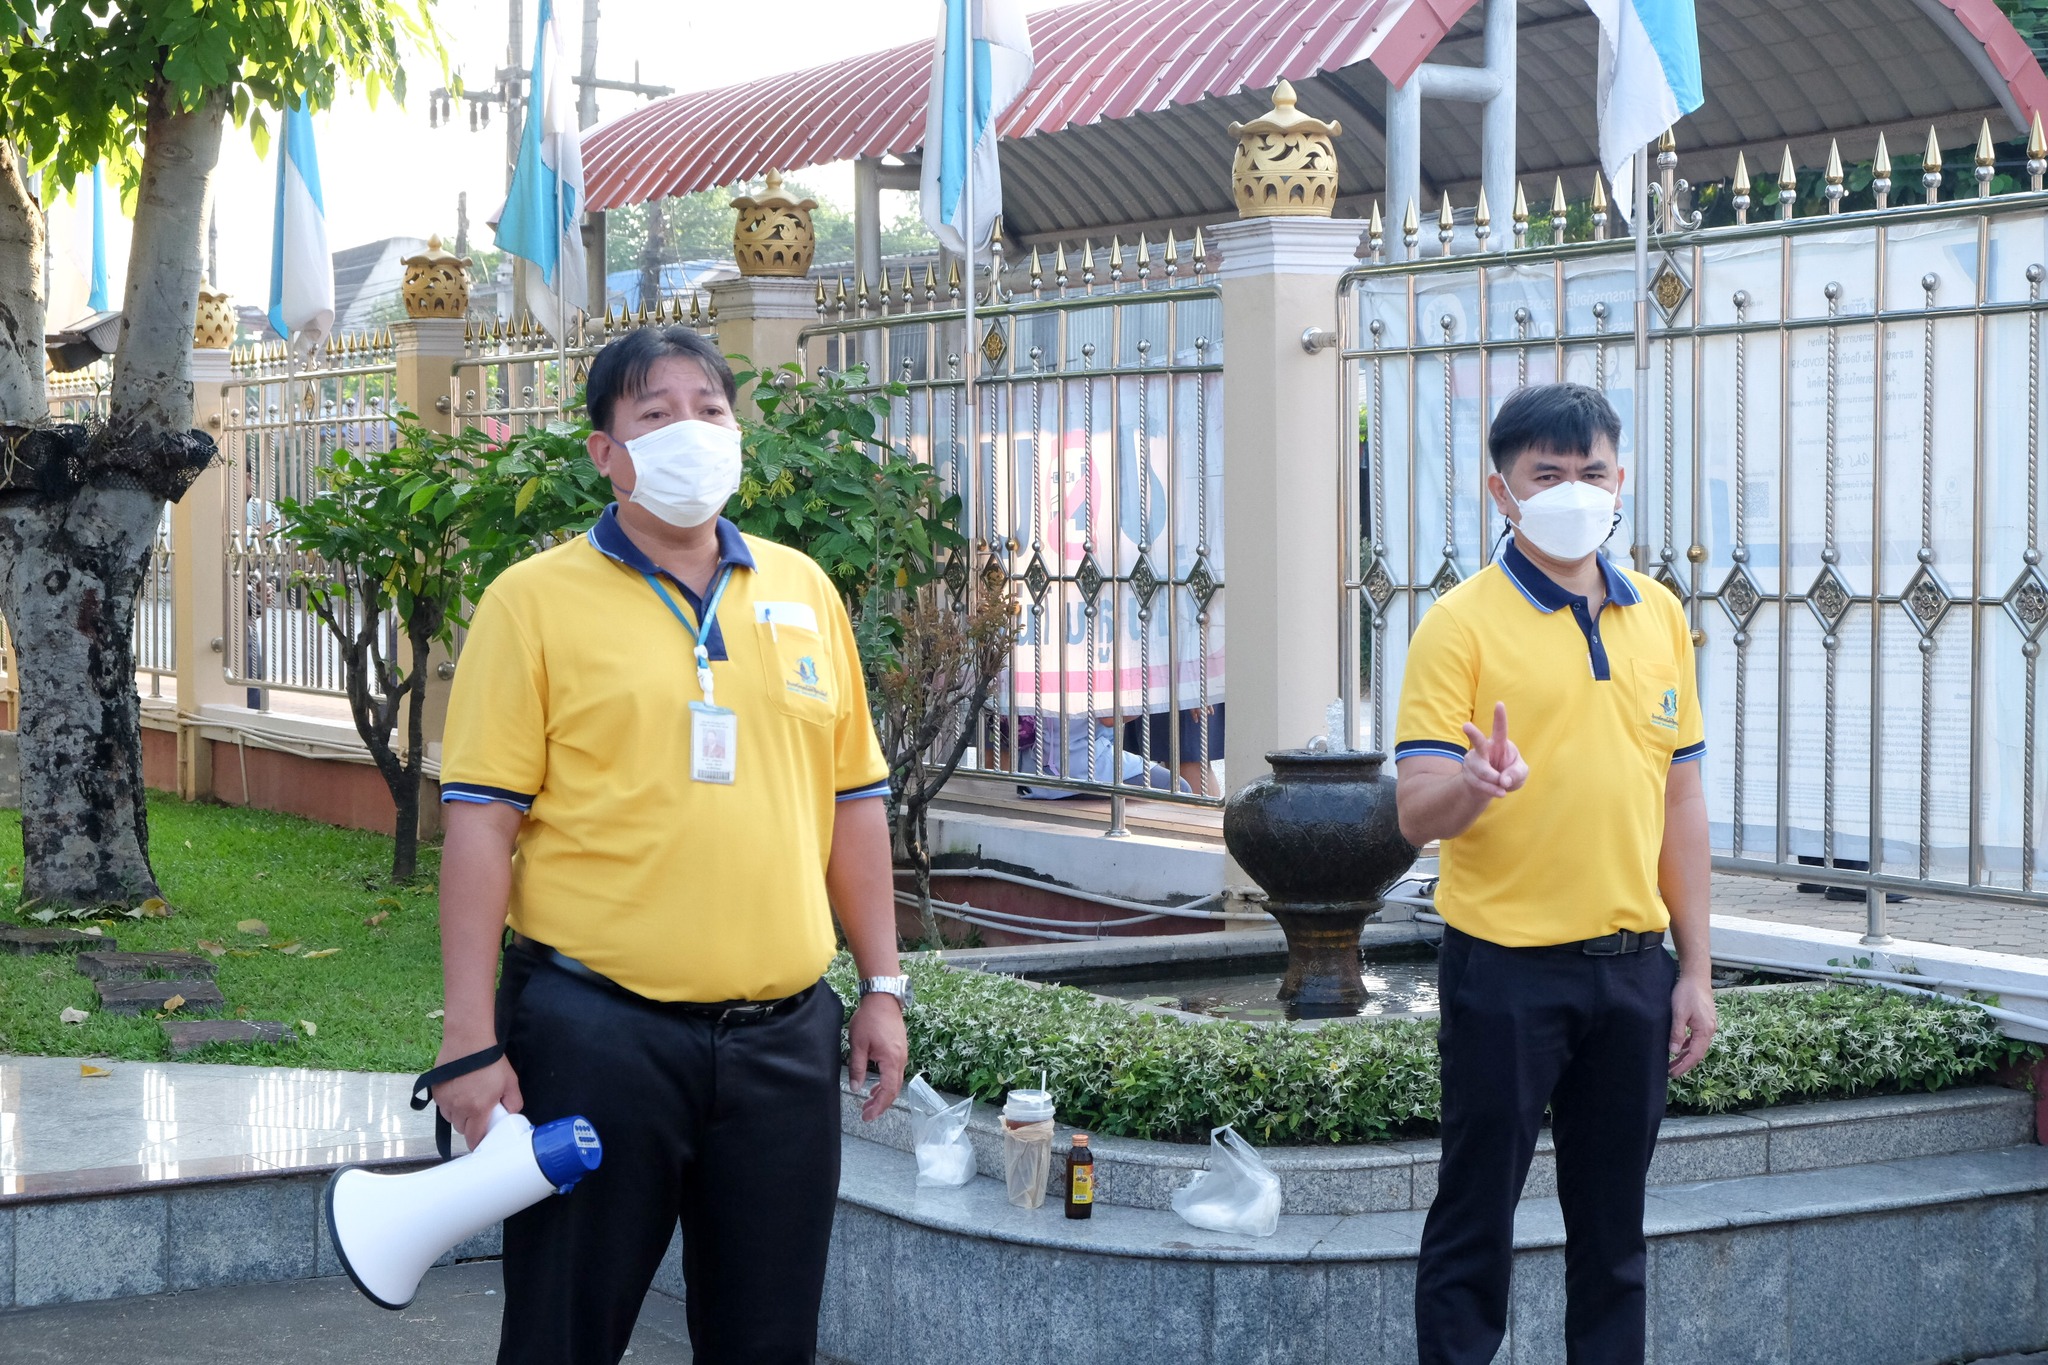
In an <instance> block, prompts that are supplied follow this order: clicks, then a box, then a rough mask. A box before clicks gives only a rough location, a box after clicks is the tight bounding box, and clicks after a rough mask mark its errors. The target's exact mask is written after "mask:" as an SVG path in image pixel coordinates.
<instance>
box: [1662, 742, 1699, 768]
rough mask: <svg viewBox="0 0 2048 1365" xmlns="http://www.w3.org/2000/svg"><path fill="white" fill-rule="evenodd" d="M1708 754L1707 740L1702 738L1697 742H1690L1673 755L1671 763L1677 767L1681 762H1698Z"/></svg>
mask: <svg viewBox="0 0 2048 1365" xmlns="http://www.w3.org/2000/svg"><path fill="white" fill-rule="evenodd" d="M1706 756H1707V742H1706V741H1705V740H1701V741H1700V742H1699V743H1697V744H1688V745H1686V746H1685V747H1684V748H1683V749H1680V750H1679V751H1678V752H1677V753H1675V754H1673V755H1671V764H1672V766H1673V767H1676V766H1678V765H1679V764H1681V763H1697V762H1699V761H1700V760H1701V759H1703V758H1705V757H1706Z"/></svg>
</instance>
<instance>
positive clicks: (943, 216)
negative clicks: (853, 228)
mask: <svg viewBox="0 0 2048 1365" xmlns="http://www.w3.org/2000/svg"><path fill="white" fill-rule="evenodd" d="M970 28H971V29H972V30H973V43H972V45H971V46H972V48H973V51H974V118H973V120H972V123H971V124H970V122H969V120H968V117H967V84H968V81H967V52H968V48H969V46H970V44H969V42H968V31H969V29H970ZM1031 69H1032V59H1031V29H1030V26H1029V25H1028V24H1026V23H1025V21H1024V11H1023V8H1022V7H1021V6H1020V5H1019V4H1018V3H1017V0H945V11H944V13H943V14H942V15H941V16H940V20H939V36H938V41H937V43H936V44H934V46H933V50H932V83H931V94H930V96H929V97H928V101H927V104H926V107H925V122H924V146H925V154H924V173H923V177H922V180H921V182H920V184H919V189H920V192H921V193H920V197H921V199H922V205H921V207H922V209H923V213H924V221H925V223H926V225H927V226H929V227H930V228H931V230H932V233H933V235H934V236H936V237H937V238H938V239H939V243H940V245H942V246H944V247H945V248H946V250H948V251H950V252H953V253H954V254H955V255H966V254H967V252H966V246H967V242H968V239H969V238H970V237H971V238H972V239H973V241H974V244H975V247H976V249H977V250H978V249H979V248H980V247H981V246H982V245H984V244H985V243H986V242H987V241H988V239H989V233H990V231H991V229H992V228H993V227H994V225H995V220H996V216H997V215H998V214H1000V213H1001V212H1002V209H1003V181H1002V174H1001V171H1000V168H999V167H998V165H997V162H996V141H997V132H996V120H997V119H999V118H1001V117H1002V116H1003V114H1004V112H1005V111H1006V110H1008V109H1009V107H1010V106H1011V105H1012V104H1014V103H1016V101H1017V97H1018V96H1019V95H1021V94H1023V93H1024V92H1025V91H1026V90H1028V89H1030V88H1031ZM970 179H971V180H972V182H973V186H972V194H971V195H970V194H969V192H968V182H969V180H970ZM970 198H971V199H972V201H973V205H974V221H973V222H972V223H969V222H967V221H966V215H967V204H968V200H969V199H970Z"/></svg>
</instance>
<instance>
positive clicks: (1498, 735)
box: [1464, 701, 1529, 799]
mask: <svg viewBox="0 0 2048 1365" xmlns="http://www.w3.org/2000/svg"><path fill="white" fill-rule="evenodd" d="M1465 738H1466V739H1467V740H1469V741H1470V742H1471V747H1470V748H1469V749H1467V750H1466V752H1465V769H1464V771H1465V780H1466V781H1467V782H1468V783H1470V784H1471V785H1472V787H1473V788H1474V789H1475V790H1477V791H1479V792H1480V793H1482V794H1483V795H1485V796H1486V797H1487V798H1488V799H1493V798H1496V797H1502V796H1506V795H1507V794H1508V793H1509V792H1512V791H1517V790H1519V789H1520V788H1521V786H1522V784H1523V783H1524V782H1527V781H1528V780H1529V765H1528V764H1527V763H1525V762H1523V761H1522V751H1521V750H1519V749H1517V748H1516V747H1515V743H1514V741H1513V740H1511V739H1509V738H1508V704H1507V703H1506V702H1504V701H1497V702H1495V703H1494V704H1493V733H1492V734H1491V735H1488V734H1486V733H1485V732H1484V731H1482V730H1481V729H1480V728H1479V727H1478V726H1476V725H1474V724H1472V723H1471V722H1470V721H1467V722H1465Z"/></svg>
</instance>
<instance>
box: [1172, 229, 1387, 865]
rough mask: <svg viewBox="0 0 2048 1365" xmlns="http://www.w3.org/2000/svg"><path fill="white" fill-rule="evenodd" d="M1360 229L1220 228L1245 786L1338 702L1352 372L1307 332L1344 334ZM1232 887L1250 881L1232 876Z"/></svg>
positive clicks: (1240, 778)
mask: <svg viewBox="0 0 2048 1365" xmlns="http://www.w3.org/2000/svg"><path fill="white" fill-rule="evenodd" d="M1358 231H1359V225H1358V224H1357V223H1356V222H1349V221H1339V220H1332V219H1328V218H1307V217H1282V218H1247V219H1242V220H1239V221H1237V222H1234V223H1224V224H1221V225H1219V226H1217V227H1215V228H1212V229H1210V230H1209V240H1210V241H1212V242H1213V243H1215V245H1216V247H1217V249H1218V254H1219V255H1220V256H1221V258H1222V260H1221V264H1220V265H1219V267H1218V269H1217V272H1216V277H1217V280H1218V282H1219V284H1220V286H1221V288H1222V292H1223V347H1224V359H1225V364H1224V370H1223V447H1224V451H1225V456H1224V461H1223V491H1224V501H1225V506H1226V508H1227V511H1226V514H1225V518H1224V539H1225V549H1226V556H1225V563H1227V564H1228V565H1229V566H1230V567H1229V573H1228V576H1229V592H1230V634H1229V646H1228V647H1229V650H1230V727H1229V734H1228V739H1227V750H1226V752H1225V755H1224V759H1225V762H1226V764H1227V771H1228V776H1229V780H1230V783H1231V785H1232V786H1233V787H1241V786H1243V785H1244V784H1246V783H1248V782H1252V781H1255V780H1256V779H1258V778H1259V777H1261V776H1263V775H1264V774H1265V773H1267V772H1268V771H1269V769H1268V767H1267V764H1266V754H1267V752H1268V751H1269V750H1273V749H1291V748H1298V747H1300V746H1301V745H1302V744H1304V743H1306V742H1307V741H1308V740H1309V738H1310V737H1311V736H1314V735H1319V734H1322V733H1323V731H1324V723H1325V717H1326V715H1327V711H1328V707H1329V704H1330V703H1331V702H1332V701H1334V700H1335V699H1336V697H1337V695H1338V686H1339V673H1338V667H1339V661H1338V653H1339V651H1338V634H1337V624H1338V621H1337V613H1338V603H1339V601H1340V598H1341V591H1342V566H1343V563H1344V560H1343V556H1342V553H1341V552H1342V538H1343V521H1344V518H1343V512H1344V509H1343V506H1342V501H1341V498H1340V497H1339V496H1338V491H1339V490H1340V489H1341V487H1342V486H1343V485H1342V482H1341V480H1342V474H1343V470H1342V465H1341V461H1342V460H1343V459H1344V458H1345V456H1346V454H1347V452H1348V453H1349V458H1352V459H1356V458H1357V455H1356V450H1355V446H1347V445H1345V444H1344V443H1342V442H1341V441H1340V437H1341V436H1342V435H1343V434H1344V432H1343V430H1341V429H1340V428H1345V427H1346V426H1347V418H1346V417H1345V415H1344V414H1343V413H1342V411H1341V410H1340V409H1341V408H1342V397H1343V379H1342V365H1341V363H1340V361H1339V360H1338V357H1337V353H1336V351H1335V350H1334V349H1322V350H1318V351H1315V352H1313V353H1311V352H1309V351H1308V350H1306V349H1305V348H1304V347H1303V345H1302V334H1303V332H1304V331H1305V330H1307V329H1311V328H1315V329H1322V330H1325V331H1328V330H1333V329H1334V328H1335V327H1336V325H1337V280H1338V277H1339V276H1341V275H1342V274H1343V273H1344V271H1345V270H1346V269H1348V268H1349V267H1351V266H1353V265H1356V264H1357V259H1356V257H1355V256H1354V255H1353V252H1354V250H1355V249H1356V247H1357V245H1358ZM1227 875H1228V877H1229V880H1230V881H1232V882H1238V883H1242V882H1243V881H1245V880H1246V879H1245V878H1244V877H1243V875H1242V874H1241V873H1240V872H1238V870H1237V869H1236V868H1235V867H1232V868H1231V870H1230V872H1229V873H1228V874H1227Z"/></svg>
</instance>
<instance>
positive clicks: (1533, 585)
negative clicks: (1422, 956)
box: [1394, 384, 1714, 1365]
mask: <svg viewBox="0 0 2048 1365" xmlns="http://www.w3.org/2000/svg"><path fill="white" fill-rule="evenodd" d="M1620 436H1621V422H1620V419H1619V418H1618V417H1616V415H1615V412H1614V409H1613V408H1612V407H1611V406H1610V405H1609V404H1608V402H1607V399H1606V398H1605V396H1603V395H1602V394H1601V393H1599V392H1598V391H1597V390H1594V389H1590V388H1587V387H1585V386H1584V385H1580V384H1552V385H1546V386H1543V387H1540V388H1533V389H1523V390H1521V391H1519V392H1517V393H1515V394H1514V395H1512V396H1511V397H1510V398H1509V399H1508V400H1507V401H1506V402H1505V403H1503V404H1502V405H1501V409H1500V413H1499V415H1498V416H1497V417H1495V418H1494V420H1493V425H1492V429H1491V432H1490V435H1489V438H1488V440H1489V446H1490V453H1491V455H1492V457H1493V465H1494V470H1495V473H1494V474H1493V475H1492V476H1491V477H1489V479H1488V480H1487V484H1488V488H1489V491H1490V492H1491V494H1492V496H1493V499H1494V502H1495V504H1496V505H1497V506H1498V507H1499V508H1500V512H1501V515H1502V516H1503V517H1505V518H1507V520H1508V521H1509V523H1510V524H1512V526H1513V527H1514V538H1513V540H1512V541H1511V542H1510V544H1509V545H1508V546H1507V548H1506V549H1505V550H1504V551H1503V552H1502V553H1501V555H1500V557H1499V558H1498V559H1497V560H1496V561H1495V562H1494V563H1493V564H1491V565H1489V566H1488V567H1487V568H1485V569H1484V570H1482V571H1481V572H1479V573H1477V574H1475V575H1473V576H1472V577H1471V578H1470V579H1468V580H1467V581H1466V582H1464V583H1461V584H1459V585H1458V586H1457V587H1456V588H1453V589H1452V590H1451V591H1450V592H1448V593H1446V594H1444V596H1443V597H1442V598H1441V599H1440V600H1439V601H1438V602H1437V603H1436V605H1435V606H1433V607H1432V608H1430V610H1429V611H1428V613H1426V614H1425V615H1424V616H1423V618H1422V622H1421V625H1420V627H1419V628H1418V629H1417V630H1416V632H1415V638H1414V640H1413V642H1412V643H1411V644H1410V647H1409V653H1408V666H1407V672H1406V675H1405V678H1404V680H1403V682H1402V691H1401V711H1400V719H1399V723H1398V733H1397V735H1396V743H1395V746H1394V754H1395V757H1396V759H1397V760H1398V762H1399V766H1400V783H1399V786H1398V788H1397V791H1398V794H1399V803H1400V813H1401V832H1402V833H1403V834H1404V835H1406V836H1407V838H1408V840H1409V842H1410V843H1413V844H1415V845H1416V846H1418V847H1420V846H1422V845H1424V844H1427V843H1429V842H1430V841H1432V840H1441V841H1442V862H1441V877H1440V880H1439V881H1438V883H1437V893H1436V905H1437V909H1438V910H1439V911H1440V912H1441V913H1442V914H1443V917H1444V920H1445V921H1446V923H1447V925H1448V928H1446V930H1445V931H1444V942H1443V949H1442V955H1441V958H1440V960H1439V964H1438V968H1437V971H1438V986H1439V995H1440V997H1441V1007H1442V1018H1441V1024H1440V1028H1439V1032H1438V1049H1439V1052H1440V1055H1441V1058H1442V1067H1443V1125H1442V1126H1443V1163H1442V1165H1441V1167H1440V1168H1439V1172H1438V1185H1437V1195H1436V1200H1435V1202H1434V1203H1433V1204H1432V1205H1431V1206H1430V1210H1429V1218H1428V1221H1427V1223H1426V1224H1425V1226H1424V1230H1423V1234H1422V1252H1421V1260H1420V1262H1419V1263H1418V1265H1417V1268H1416V1279H1415V1319H1416V1340H1417V1346H1418V1348H1419V1355H1420V1358H1421V1365H1485V1362H1487V1361H1490V1360H1492V1359H1493V1358H1494V1353H1495V1352H1496V1351H1497V1350H1498V1349H1499V1347H1500V1344H1501V1339H1502V1336H1503V1334H1504V1333H1505V1331H1506V1328H1507V1310H1508V1288H1509V1276H1510V1270H1511V1267H1512V1265H1513V1259H1514V1256H1513V1251H1514V1215H1515V1204H1516V1202H1517V1201H1518V1200H1519V1199H1520V1198H1521V1193H1522V1184H1523V1181H1524V1179H1525V1178H1526V1177H1527V1175H1528V1171H1529V1162H1530V1159H1531V1157H1532V1156H1533V1155H1534V1153H1535V1147H1536V1139H1537V1132H1538V1129H1539V1127H1540V1125H1541V1124H1542V1122H1543V1114H1544V1109H1545V1107H1546V1106H1548V1108H1549V1110H1550V1113H1551V1128H1552V1134H1553V1137H1554V1139H1555V1145H1556V1151H1557V1191H1558V1200H1559V1202H1560V1203H1561V1204H1562V1206H1563V1212H1564V1225H1565V1327H1564V1334H1565V1351H1566V1355H1567V1357H1568V1358H1569V1359H1570V1360H1572V1361H1573V1362H1575V1363H1578V1365H1641V1361H1642V1359H1643V1339H1644V1317H1645V1303H1644V1290H1643V1286H1644V1273H1645V1248H1644V1241H1643V1199H1644V1192H1643V1186H1644V1182H1645V1179H1646V1177H1647V1175H1648V1171H1649V1165H1650V1155H1651V1152H1652V1150H1653V1149H1654V1148H1655V1146H1656V1142H1657V1128H1658V1125H1659V1123H1660V1122H1661V1120H1662V1118H1663V1115H1664V1097H1665V1090H1666V1086H1667V1082H1668V1079H1669V1078H1670V1077H1672V1076H1678V1075H1682V1074H1684V1073H1685V1072H1686V1071H1688V1070H1690V1069H1691V1068H1692V1067H1693V1066H1694V1065H1695V1064H1697V1063H1698V1061H1699V1060H1700V1058H1701V1057H1703V1056H1704V1055H1705V1054H1706V1050H1707V1047H1708V1044H1709V1042H1710V1040H1711V1039H1712V1037H1713V1033H1714V998H1713V993H1712V989H1711V986H1710V984H1709V979H1708V973H1709V962H1708V955H1707V894H1708V856H1707V815H1706V800H1705V797H1704V795H1703V794H1702V791H1701V785H1700V768H1699V759H1700V758H1701V757H1702V755H1703V754H1704V753H1705V751H1706V745H1705V743H1704V740H1703V730H1702V726H1701V721H1700V708H1699V699H1698V696H1697V693H1696V690H1695V686H1694V678H1693V654H1692V637H1691V635H1690V633H1689V632H1688V631H1687V628H1686V623H1685V614H1684V612H1683V610H1682V609H1681V608H1680V607H1679V604H1678V601H1677V599H1675V598H1674V597H1672V595H1671V594H1670V593H1669V592H1667V591H1665V590H1664V589H1663V588H1662V587H1660V586H1658V585H1657V584H1656V583H1655V582H1654V581H1653V580H1651V579H1648V578H1645V577H1643V576H1642V575H1640V574H1636V573H1631V572H1629V571H1627V570H1624V569H1619V568H1617V567H1615V566H1614V565H1613V564H1612V563H1610V562H1609V561H1608V560H1607V558H1606V557H1605V556H1604V555H1602V554H1601V553H1600V552H1599V550H1600V546H1601V545H1603V544H1605V543H1606V541H1607V538H1608V536H1609V535H1610V534H1612V532H1613V530H1614V526H1615V524H1616V521H1617V519H1618V516H1619V508H1620V503H1621V484H1622V471H1621V469H1620V466H1619V464H1618V462H1617V459H1616V454H1615V451H1616V445H1617V443H1618V441H1619V439H1620ZM1511 717H1512V729H1511V727H1510V718H1511ZM1667 928H1668V929H1669V930H1670V932H1671V937H1672V938H1673V940H1674V941H1675V943H1676V945H1677V949H1678V958H1677V961H1676V962H1675V963H1674V962H1673V960H1672V958H1671V956H1670V954H1669V953H1667V952H1666V951H1665V950H1664V935H1665V931H1666V929H1667Z"/></svg>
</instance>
